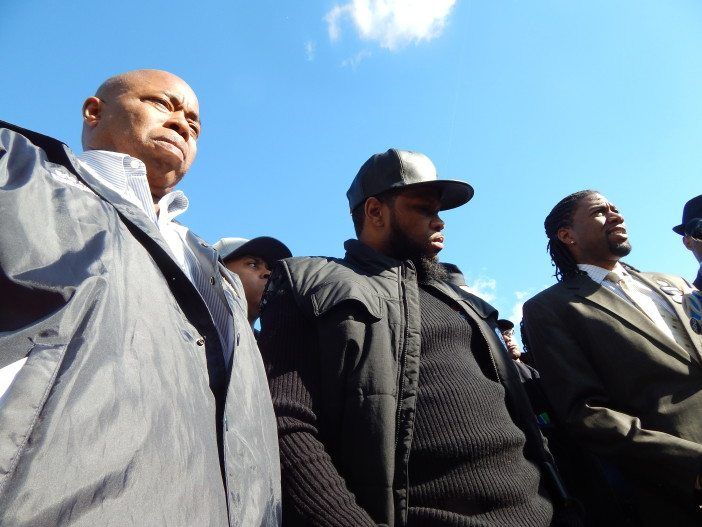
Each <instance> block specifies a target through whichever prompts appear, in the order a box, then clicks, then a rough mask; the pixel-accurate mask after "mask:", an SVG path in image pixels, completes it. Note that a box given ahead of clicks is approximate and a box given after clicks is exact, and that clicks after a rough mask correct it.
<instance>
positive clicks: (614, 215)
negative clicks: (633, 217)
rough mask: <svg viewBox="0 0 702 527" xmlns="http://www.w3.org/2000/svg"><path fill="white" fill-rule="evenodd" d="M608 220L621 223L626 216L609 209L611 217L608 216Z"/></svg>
mask: <svg viewBox="0 0 702 527" xmlns="http://www.w3.org/2000/svg"><path fill="white" fill-rule="evenodd" d="M607 221H609V222H610V223H615V224H617V225H618V224H620V223H624V216H622V215H621V214H620V213H619V212H615V211H613V210H610V211H609V218H607Z"/></svg>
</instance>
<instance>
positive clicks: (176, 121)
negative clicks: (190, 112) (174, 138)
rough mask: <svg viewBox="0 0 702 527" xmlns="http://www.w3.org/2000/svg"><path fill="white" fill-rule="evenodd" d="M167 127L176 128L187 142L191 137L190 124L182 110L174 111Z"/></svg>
mask: <svg viewBox="0 0 702 527" xmlns="http://www.w3.org/2000/svg"><path fill="white" fill-rule="evenodd" d="M166 127H167V128H170V129H171V130H175V131H176V132H177V133H178V135H179V136H181V137H182V138H183V139H184V140H185V141H186V142H187V141H188V139H190V125H189V124H188V121H187V119H186V118H185V114H184V113H183V112H182V111H178V112H173V113H172V114H171V118H170V119H169V120H168V122H167V123H166Z"/></svg>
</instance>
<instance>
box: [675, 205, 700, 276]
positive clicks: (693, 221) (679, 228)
mask: <svg viewBox="0 0 702 527" xmlns="http://www.w3.org/2000/svg"><path fill="white" fill-rule="evenodd" d="M673 231H674V232H676V233H677V234H679V235H681V236H682V237H683V238H682V241H683V244H684V245H685V247H686V248H687V249H688V250H689V251H690V252H691V253H692V254H694V255H695V258H696V259H697V261H698V262H699V263H700V269H699V270H698V271H697V276H696V277H695V280H694V282H692V285H694V286H695V287H696V288H697V289H702V195H700V196H695V197H694V198H692V199H691V200H690V201H688V202H687V203H685V207H684V208H683V215H682V223H680V225H676V226H675V227H673Z"/></svg>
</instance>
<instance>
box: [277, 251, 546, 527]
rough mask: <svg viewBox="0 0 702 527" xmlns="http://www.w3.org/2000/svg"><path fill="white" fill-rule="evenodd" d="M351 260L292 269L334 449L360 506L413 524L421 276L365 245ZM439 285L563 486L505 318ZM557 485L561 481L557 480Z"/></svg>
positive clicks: (529, 445)
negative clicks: (508, 346) (318, 353)
mask: <svg viewBox="0 0 702 527" xmlns="http://www.w3.org/2000/svg"><path fill="white" fill-rule="evenodd" d="M344 247H345V248H346V256H345V257H344V258H343V259H335V258H319V257H315V258H309V257H305V258H289V259H287V260H284V261H283V262H282V268H283V273H284V274H285V275H286V279H287V280H288V281H289V285H290V289H291V290H292V292H293V294H294V296H295V301H296V302H297V304H298V305H299V307H300V309H301V310H302V311H303V313H304V314H305V316H307V317H309V318H310V319H311V320H312V321H313V322H314V324H315V326H316V328H317V332H318V338H319V342H320V349H321V350H322V358H321V385H320V386H321V394H322V397H321V398H320V399H321V401H322V403H321V404H322V405H323V406H322V412H321V419H322V420H323V424H324V426H323V431H324V434H325V437H324V442H325V445H326V447H327V450H328V452H329V453H330V455H331V456H332V458H333V460H334V464H335V465H336V467H337V469H338V470H339V473H340V474H341V475H342V476H343V477H344V478H345V480H346V483H347V485H348V486H349V489H350V490H351V491H352V492H353V493H354V494H355V495H356V498H357V500H358V503H359V504H360V505H361V506H362V507H363V508H364V509H365V510H366V511H368V513H369V514H370V515H371V517H372V518H373V519H374V520H375V521H376V522H377V523H378V524H380V525H388V526H402V525H405V524H406V522H407V508H408V506H407V489H408V479H407V475H408V460H409V454H410V448H411V444H412V432H413V427H414V417H415V405H416V401H417V389H418V383H419V366H420V342H421V338H420V310H419V292H418V285H417V277H416V271H415V269H414V267H413V265H412V263H411V262H400V261H398V260H394V259H392V258H388V257H386V256H384V255H382V254H379V253H377V252H376V251H374V250H372V249H371V248H370V247H368V246H366V245H364V244H363V243H361V242H359V241H357V240H349V241H347V242H346V243H345V245H344ZM431 286H432V287H434V288H436V289H437V290H439V291H440V292H441V293H443V294H444V295H446V296H448V297H450V298H452V299H454V300H456V302H457V303H458V305H460V307H461V308H462V312H463V314H464V315H465V316H467V317H469V318H470V319H471V320H472V321H473V322H474V323H475V325H476V327H477V328H478V330H479V332H480V334H481V335H482V337H483V339H484V344H485V345H484V346H481V347H480V348H479V349H476V350H474V352H475V353H481V354H482V355H483V356H482V357H478V359H479V362H481V361H482V362H483V364H488V365H489V367H488V370H489V371H488V375H489V376H490V377H492V378H493V379H495V380H499V381H500V382H501V383H502V384H503V385H504V387H505V390H506V404H507V407H508V409H509V411H510V414H511V416H512V418H513V420H514V422H515V423H516V424H517V426H519V428H520V429H521V430H522V431H523V432H524V434H525V435H526V438H527V442H526V455H527V457H529V458H530V459H531V460H532V461H534V462H535V463H537V465H539V466H540V467H541V469H542V472H543V473H544V474H545V475H546V477H547V479H551V483H553V484H554V485H551V488H552V489H557V488H558V487H560V485H559V482H558V478H557V475H556V472H555V469H554V466H553V460H552V458H551V455H550V453H549V452H548V451H547V450H546V449H545V447H544V444H543V438H542V436H541V434H540V432H539V430H538V428H537V426H536V421H535V419H534V416H533V412H532V411H531V407H530V406H529V402H528V399H527V396H526V394H525V392H524V390H523V388H522V385H521V383H520V381H519V377H518V374H517V372H516V369H515V368H514V365H513V364H511V361H510V360H509V358H508V355H507V353H506V352H505V351H504V350H502V349H500V346H502V343H501V341H500V339H499V338H498V337H497V334H496V328H497V326H496V322H497V311H496V310H495V309H494V308H493V307H492V306H490V305H489V304H487V303H486V302H484V301H483V300H481V299H479V298H477V297H476V296H474V295H471V294H470V293H467V292H465V291H463V290H461V289H460V288H454V286H451V285H449V284H446V283H442V282H432V283H431ZM554 478H555V479H554Z"/></svg>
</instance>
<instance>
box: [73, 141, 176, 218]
mask: <svg viewBox="0 0 702 527" xmlns="http://www.w3.org/2000/svg"><path fill="white" fill-rule="evenodd" d="M78 160H79V161H80V162H81V163H82V164H83V166H84V167H85V168H86V169H87V170H88V172H90V174H91V175H92V176H93V177H95V178H96V179H98V180H99V181H100V182H101V183H103V184H104V185H106V186H108V187H109V188H111V189H112V190H114V191H115V192H117V193H118V194H120V195H121V196H122V197H123V198H125V199H127V200H128V201H129V202H130V203H132V204H133V205H136V206H137V207H139V209H141V210H142V211H143V212H144V213H145V214H146V215H147V216H148V217H149V218H150V219H151V220H152V221H153V222H154V223H157V224H158V225H166V224H168V223H170V222H171V221H173V219H174V218H175V217H176V216H178V215H180V214H182V213H183V212H185V211H186V210H188V204H189V202H188V198H187V197H186V196H185V194H183V191H181V190H174V191H173V192H169V193H168V194H166V195H165V196H163V197H162V198H161V199H160V200H159V202H158V208H159V211H160V212H159V214H158V216H157V215H156V212H155V211H154V206H153V197H152V196H151V189H150V188H149V180H148V179H147V177H146V166H145V165H144V163H142V162H141V161H140V160H139V159H137V158H135V157H132V156H129V155H127V154H121V153H119V152H110V151H108V150H86V151H85V152H83V153H82V154H80V155H79V156H78Z"/></svg>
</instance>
